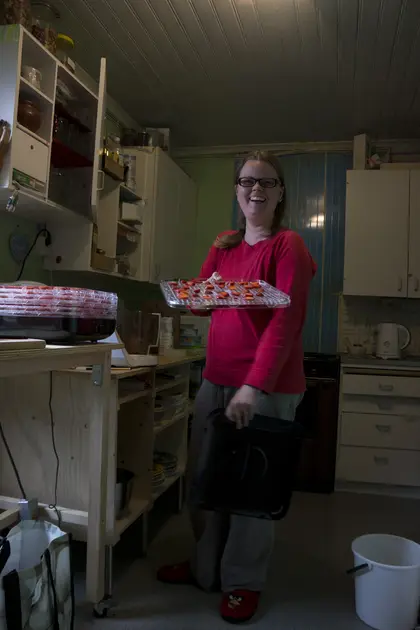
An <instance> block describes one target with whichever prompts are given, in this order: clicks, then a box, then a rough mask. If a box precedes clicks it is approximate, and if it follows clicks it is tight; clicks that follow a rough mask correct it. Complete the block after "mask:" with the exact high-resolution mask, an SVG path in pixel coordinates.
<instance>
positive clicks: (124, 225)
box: [118, 221, 141, 234]
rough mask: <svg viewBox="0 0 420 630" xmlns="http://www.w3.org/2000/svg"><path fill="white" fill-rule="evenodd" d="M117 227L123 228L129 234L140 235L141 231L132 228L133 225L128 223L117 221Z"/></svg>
mask: <svg viewBox="0 0 420 630" xmlns="http://www.w3.org/2000/svg"><path fill="white" fill-rule="evenodd" d="M118 225H121V227H123V228H125V229H126V230H128V231H129V232H134V233H135V234H141V231H140V230H139V229H138V228H136V227H134V226H133V225H129V223H125V222H124V221H118Z"/></svg>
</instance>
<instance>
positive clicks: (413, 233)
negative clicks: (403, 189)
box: [408, 169, 420, 298]
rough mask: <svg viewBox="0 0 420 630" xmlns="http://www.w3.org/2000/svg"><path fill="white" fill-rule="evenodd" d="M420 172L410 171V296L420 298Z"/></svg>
mask: <svg viewBox="0 0 420 630" xmlns="http://www.w3.org/2000/svg"><path fill="white" fill-rule="evenodd" d="M419 237H420V172H419V171H416V170H414V169H413V170H411V171H410V223H409V250H408V251H409V256H408V297H409V298H420V246H419Z"/></svg>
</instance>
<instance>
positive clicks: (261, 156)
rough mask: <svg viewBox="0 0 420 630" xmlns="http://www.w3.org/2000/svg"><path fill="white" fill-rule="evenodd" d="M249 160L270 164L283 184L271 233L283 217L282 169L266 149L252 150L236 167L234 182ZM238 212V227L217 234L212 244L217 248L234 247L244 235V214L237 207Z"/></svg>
mask: <svg viewBox="0 0 420 630" xmlns="http://www.w3.org/2000/svg"><path fill="white" fill-rule="evenodd" d="M250 160H252V161H255V162H266V163H267V164H270V165H271V166H272V167H273V168H274V170H275V171H276V173H277V177H278V178H279V180H280V185H281V186H283V196H282V197H281V199H280V201H279V202H278V204H277V206H276V208H275V210H274V217H273V223H272V224H271V234H276V232H278V231H279V229H280V228H281V223H282V220H283V217H284V205H285V199H286V189H285V187H284V178H283V170H282V168H281V166H280V163H279V161H278V159H277V158H276V157H275V156H274V155H272V154H271V153H269V152H268V151H253V152H252V153H248V155H246V156H245V157H244V159H243V160H242V162H241V164H240V165H239V167H238V168H237V170H236V175H235V184H237V183H238V179H239V177H240V176H241V171H242V169H243V167H244V166H245V164H246V163H247V162H249V161H250ZM239 213H240V215H239V219H238V226H239V227H238V229H237V230H236V232H234V233H233V234H223V235H222V236H218V237H217V239H216V241H215V243H214V246H215V247H217V248H218V249H229V248H231V247H236V246H237V245H239V244H240V243H241V242H242V240H243V238H244V236H245V228H246V222H245V216H244V214H243V212H242V210H241V209H240V208H239Z"/></svg>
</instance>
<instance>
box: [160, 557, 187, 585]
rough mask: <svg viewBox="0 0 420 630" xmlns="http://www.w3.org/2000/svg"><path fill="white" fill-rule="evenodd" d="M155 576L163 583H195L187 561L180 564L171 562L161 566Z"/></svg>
mask: <svg viewBox="0 0 420 630" xmlns="http://www.w3.org/2000/svg"><path fill="white" fill-rule="evenodd" d="M156 577H157V579H158V580H159V582H164V583H165V584H191V585H192V584H194V585H195V583H196V581H195V578H194V576H193V574H192V571H191V566H190V563H189V562H182V563H181V564H171V565H167V566H165V567H161V568H160V569H159V571H158V572H157V576H156Z"/></svg>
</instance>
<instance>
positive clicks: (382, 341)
mask: <svg viewBox="0 0 420 630" xmlns="http://www.w3.org/2000/svg"><path fill="white" fill-rule="evenodd" d="M410 341H411V334H410V331H409V330H408V329H407V328H406V327H405V326H401V324H394V323H388V324H379V326H378V338H377V342H376V356H377V357H379V358H380V359H400V358H401V350H405V348H407V346H408V345H409V343H410Z"/></svg>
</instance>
